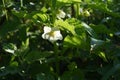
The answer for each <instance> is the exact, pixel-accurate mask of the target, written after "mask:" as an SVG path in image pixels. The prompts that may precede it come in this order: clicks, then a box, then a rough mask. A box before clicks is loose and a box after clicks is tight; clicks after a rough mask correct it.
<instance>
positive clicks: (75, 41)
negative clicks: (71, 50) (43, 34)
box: [64, 35, 81, 46]
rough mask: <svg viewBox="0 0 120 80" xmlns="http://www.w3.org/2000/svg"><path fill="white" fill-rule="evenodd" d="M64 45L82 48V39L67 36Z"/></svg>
mask: <svg viewBox="0 0 120 80" xmlns="http://www.w3.org/2000/svg"><path fill="white" fill-rule="evenodd" d="M64 45H68V46H69V45H73V46H80V45H81V39H80V37H77V36H69V35H68V36H66V37H65V39H64Z"/></svg>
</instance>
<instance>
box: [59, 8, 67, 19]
mask: <svg viewBox="0 0 120 80" xmlns="http://www.w3.org/2000/svg"><path fill="white" fill-rule="evenodd" d="M65 15H66V14H65V12H64V11H62V10H59V11H58V14H57V18H58V19H61V18H65Z"/></svg>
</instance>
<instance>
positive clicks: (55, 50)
mask: <svg viewBox="0 0 120 80" xmlns="http://www.w3.org/2000/svg"><path fill="white" fill-rule="evenodd" d="M54 52H55V57H56V62H55V65H56V73H57V78H58V75H59V73H60V71H59V66H60V64H59V60H58V56H59V52H58V46H57V45H56V43H54Z"/></svg>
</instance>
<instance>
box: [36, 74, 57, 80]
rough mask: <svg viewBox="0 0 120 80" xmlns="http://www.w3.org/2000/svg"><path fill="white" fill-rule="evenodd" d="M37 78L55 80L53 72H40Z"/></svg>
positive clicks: (39, 79) (38, 79)
mask: <svg viewBox="0 0 120 80" xmlns="http://www.w3.org/2000/svg"><path fill="white" fill-rule="evenodd" d="M36 79H37V80H55V78H54V76H53V75H51V74H45V73H40V74H38V75H37V77H36Z"/></svg>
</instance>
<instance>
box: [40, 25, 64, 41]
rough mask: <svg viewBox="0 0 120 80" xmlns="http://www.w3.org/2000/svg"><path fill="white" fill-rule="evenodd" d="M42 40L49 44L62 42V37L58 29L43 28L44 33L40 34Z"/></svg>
mask: <svg viewBox="0 0 120 80" xmlns="http://www.w3.org/2000/svg"><path fill="white" fill-rule="evenodd" d="M42 38H43V39H47V40H49V41H50V42H55V41H57V40H62V39H63V36H62V34H61V33H60V30H59V29H58V28H55V27H54V28H51V27H48V26H44V33H43V34H42Z"/></svg>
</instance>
